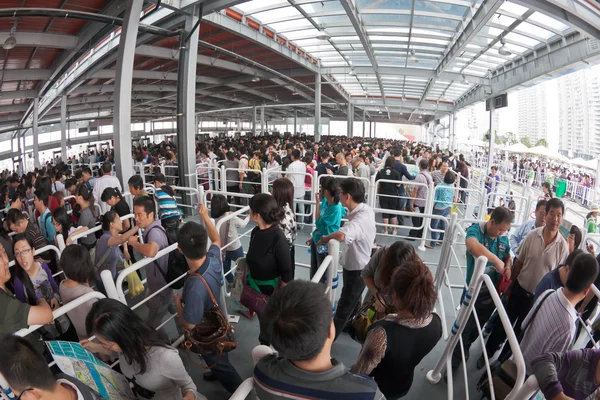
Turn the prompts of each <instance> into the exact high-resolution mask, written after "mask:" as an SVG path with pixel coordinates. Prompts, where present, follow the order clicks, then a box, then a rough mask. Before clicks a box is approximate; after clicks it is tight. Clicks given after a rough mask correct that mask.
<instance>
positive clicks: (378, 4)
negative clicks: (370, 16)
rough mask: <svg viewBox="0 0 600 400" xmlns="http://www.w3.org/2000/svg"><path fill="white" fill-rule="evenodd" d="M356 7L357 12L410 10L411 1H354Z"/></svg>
mask: <svg viewBox="0 0 600 400" xmlns="http://www.w3.org/2000/svg"><path fill="white" fill-rule="evenodd" d="M356 6H357V7H358V9H359V10H385V9H390V8H391V9H395V10H410V8H411V6H412V0H380V1H373V0H356Z"/></svg>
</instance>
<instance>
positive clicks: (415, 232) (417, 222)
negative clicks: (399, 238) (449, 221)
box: [408, 206, 425, 238]
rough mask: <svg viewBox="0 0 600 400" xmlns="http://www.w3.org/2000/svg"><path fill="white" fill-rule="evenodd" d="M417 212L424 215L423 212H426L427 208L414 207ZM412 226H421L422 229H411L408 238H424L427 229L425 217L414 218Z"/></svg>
mask: <svg viewBox="0 0 600 400" xmlns="http://www.w3.org/2000/svg"><path fill="white" fill-rule="evenodd" d="M414 209H415V212H417V213H420V214H423V212H424V211H425V207H417V206H414ZM412 224H413V226H414V227H418V226H421V228H420V229H417V228H414V229H411V230H410V231H409V232H408V236H410V237H414V238H420V237H422V236H423V229H424V228H425V226H424V225H423V217H412Z"/></svg>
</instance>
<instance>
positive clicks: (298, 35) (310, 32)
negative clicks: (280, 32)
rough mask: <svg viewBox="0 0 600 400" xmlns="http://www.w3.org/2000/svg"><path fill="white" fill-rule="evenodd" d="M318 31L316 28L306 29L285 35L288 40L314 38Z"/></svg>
mask: <svg viewBox="0 0 600 400" xmlns="http://www.w3.org/2000/svg"><path fill="white" fill-rule="evenodd" d="M317 33H319V31H318V30H316V29H305V30H301V31H295V32H289V33H286V34H285V35H284V36H285V38H286V39H288V40H296V39H305V38H307V37H310V38H314V37H315V36H316V35H317Z"/></svg>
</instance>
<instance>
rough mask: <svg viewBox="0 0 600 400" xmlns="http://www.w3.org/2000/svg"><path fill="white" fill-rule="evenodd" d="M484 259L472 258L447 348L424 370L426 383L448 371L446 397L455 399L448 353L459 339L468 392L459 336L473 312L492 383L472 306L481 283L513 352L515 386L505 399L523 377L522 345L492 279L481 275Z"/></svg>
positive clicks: (488, 364) (484, 352)
mask: <svg viewBox="0 0 600 400" xmlns="http://www.w3.org/2000/svg"><path fill="white" fill-rule="evenodd" d="M487 262H488V260H487V258H485V257H483V256H481V257H478V258H477V259H476V260H475V268H474V272H473V277H472V279H471V282H470V284H469V288H468V289H467V291H466V294H465V299H464V302H463V303H462V305H461V308H460V311H459V313H458V315H457V317H456V320H455V322H454V325H453V327H452V331H451V334H450V337H449V339H448V341H447V344H446V347H445V348H444V352H443V354H442V356H441V357H440V358H439V360H438V361H437V363H436V365H435V367H434V369H433V370H431V371H429V372H428V373H427V379H428V380H429V382H431V383H433V384H436V383H438V382H439V381H440V379H441V376H442V375H441V372H442V370H443V368H444V367H446V368H447V371H448V372H447V377H448V398H449V399H450V398H454V395H453V384H452V382H453V377H452V373H451V372H450V371H451V356H452V353H453V351H454V348H455V347H456V346H457V345H458V344H459V341H460V345H461V352H462V354H463V362H462V365H463V370H464V374H465V390H466V391H467V393H468V387H469V385H468V380H467V371H466V365H465V364H466V362H465V357H464V349H463V348H462V340H460V339H461V338H460V336H461V334H462V332H463V330H464V328H465V325H466V324H467V321H468V320H469V318H470V317H471V314H473V318H474V319H475V323H476V327H477V330H478V333H479V338H480V339H481V343H482V347H483V349H484V350H483V356H484V360H485V366H486V372H487V375H488V379H489V381H490V382H492V379H491V377H492V376H491V369H490V363H489V357H488V354H487V352H486V351H485V343H484V338H483V334H482V331H481V326H480V325H479V321H478V319H477V316H476V312H475V309H474V306H475V302H476V300H477V297H478V296H479V292H480V289H481V286H482V285H483V284H485V285H486V286H487V289H488V291H489V293H490V295H491V297H492V301H493V302H494V304H495V305H496V308H497V311H498V315H499V317H500V321H501V323H502V325H503V327H504V329H505V331H506V333H507V338H508V343H509V345H510V347H511V350H512V352H513V358H512V359H513V362H514V363H515V365H516V368H517V376H516V379H515V385H514V387H513V389H512V391H511V392H510V393H509V395H508V396H507V397H506V399H508V400H511V399H517V397H516V393H517V392H518V391H519V390H520V388H521V386H522V385H523V382H524V380H525V372H526V371H525V361H524V359H523V354H522V353H521V348H520V347H519V343H518V341H517V338H516V336H515V334H514V332H513V330H512V324H511V322H510V320H509V318H508V315H507V314H506V311H505V310H504V307H503V305H502V300H501V299H500V296H499V295H498V293H497V292H496V288H495V285H494V283H493V282H492V280H491V278H490V277H489V276H488V275H486V274H484V270H485V268H486V265H487ZM444 317H445V316H444ZM493 391H494V389H493V384H492V385H491V392H492V393H493ZM467 396H468V395H467ZM467 398H468V397H467ZM492 398H494V395H493V394H492Z"/></svg>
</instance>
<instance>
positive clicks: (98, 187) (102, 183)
mask: <svg viewBox="0 0 600 400" xmlns="http://www.w3.org/2000/svg"><path fill="white" fill-rule="evenodd" d="M109 187H112V188H117V189H119V192H121V193H123V188H122V187H121V182H119V179H118V178H117V177H116V176H112V175H102V176H101V177H100V178H98V179H96V181H95V182H94V189H93V190H92V194H93V195H94V200H95V201H96V203H97V204H98V205H100V211H101V212H102V214H104V213H106V212H107V211H108V210H110V206H109V205H108V204H106V203H105V202H103V201H102V200H100V197H102V192H104V189H106V188H109Z"/></svg>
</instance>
